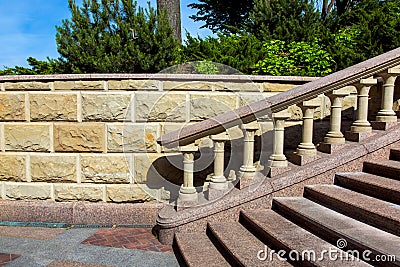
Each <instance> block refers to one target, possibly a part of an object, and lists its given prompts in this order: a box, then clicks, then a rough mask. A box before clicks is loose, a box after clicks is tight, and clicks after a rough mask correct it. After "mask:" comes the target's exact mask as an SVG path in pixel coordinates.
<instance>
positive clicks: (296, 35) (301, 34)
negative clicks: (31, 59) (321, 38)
mask: <svg viewBox="0 0 400 267" xmlns="http://www.w3.org/2000/svg"><path fill="white" fill-rule="evenodd" d="M254 2H255V4H254V9H253V11H252V13H251V14H250V19H251V22H250V23H249V25H248V27H247V30H248V31H249V32H250V33H252V34H254V35H255V36H256V37H257V38H259V39H260V40H264V41H269V40H282V41H285V42H292V41H296V42H299V41H309V42H311V41H313V39H314V37H315V34H316V33H317V32H318V29H319V28H320V27H321V23H320V20H319V18H320V13H319V12H317V10H316V8H315V5H314V1H309V0H255V1H254Z"/></svg>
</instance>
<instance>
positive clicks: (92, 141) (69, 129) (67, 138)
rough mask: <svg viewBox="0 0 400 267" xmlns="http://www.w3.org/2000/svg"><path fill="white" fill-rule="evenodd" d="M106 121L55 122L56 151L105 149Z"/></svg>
mask: <svg viewBox="0 0 400 267" xmlns="http://www.w3.org/2000/svg"><path fill="white" fill-rule="evenodd" d="M104 127H105V125H104V123H74V124H72V123H69V124H68V123H56V124H54V149H55V151H60V152H66V151H82V152H84V151H90V152H102V151H104V143H105V129H104Z"/></svg>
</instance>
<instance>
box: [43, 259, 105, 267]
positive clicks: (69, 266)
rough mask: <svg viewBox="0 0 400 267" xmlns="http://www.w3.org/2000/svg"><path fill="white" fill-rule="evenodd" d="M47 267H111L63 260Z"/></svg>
mask: <svg viewBox="0 0 400 267" xmlns="http://www.w3.org/2000/svg"><path fill="white" fill-rule="evenodd" d="M46 267H109V265H99V264H91V263H84V262H76V261H65V260H64V261H63V260H55V261H53V262H52V263H50V264H49V265H47V266H46Z"/></svg>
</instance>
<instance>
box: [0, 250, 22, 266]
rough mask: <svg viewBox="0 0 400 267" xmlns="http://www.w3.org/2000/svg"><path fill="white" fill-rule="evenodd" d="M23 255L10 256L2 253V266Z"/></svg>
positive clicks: (0, 255)
mask: <svg viewBox="0 0 400 267" xmlns="http://www.w3.org/2000/svg"><path fill="white" fill-rule="evenodd" d="M19 256H21V255H18V254H8V253H0V266H3V265H4V264H7V263H9V262H11V261H13V260H15V259H16V258H18V257H19Z"/></svg>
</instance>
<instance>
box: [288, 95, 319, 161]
mask: <svg viewBox="0 0 400 267" xmlns="http://www.w3.org/2000/svg"><path fill="white" fill-rule="evenodd" d="M319 106H320V103H319V102H318V101H317V100H315V99H314V100H310V101H304V102H303V103H302V110H303V125H302V136H301V140H302V141H301V143H300V144H299V145H298V146H297V149H296V152H295V153H294V155H293V160H294V163H295V164H298V165H304V164H307V163H309V162H311V161H314V160H316V159H317V149H316V148H315V145H314V144H313V127H314V111H315V108H317V107H319Z"/></svg>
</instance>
